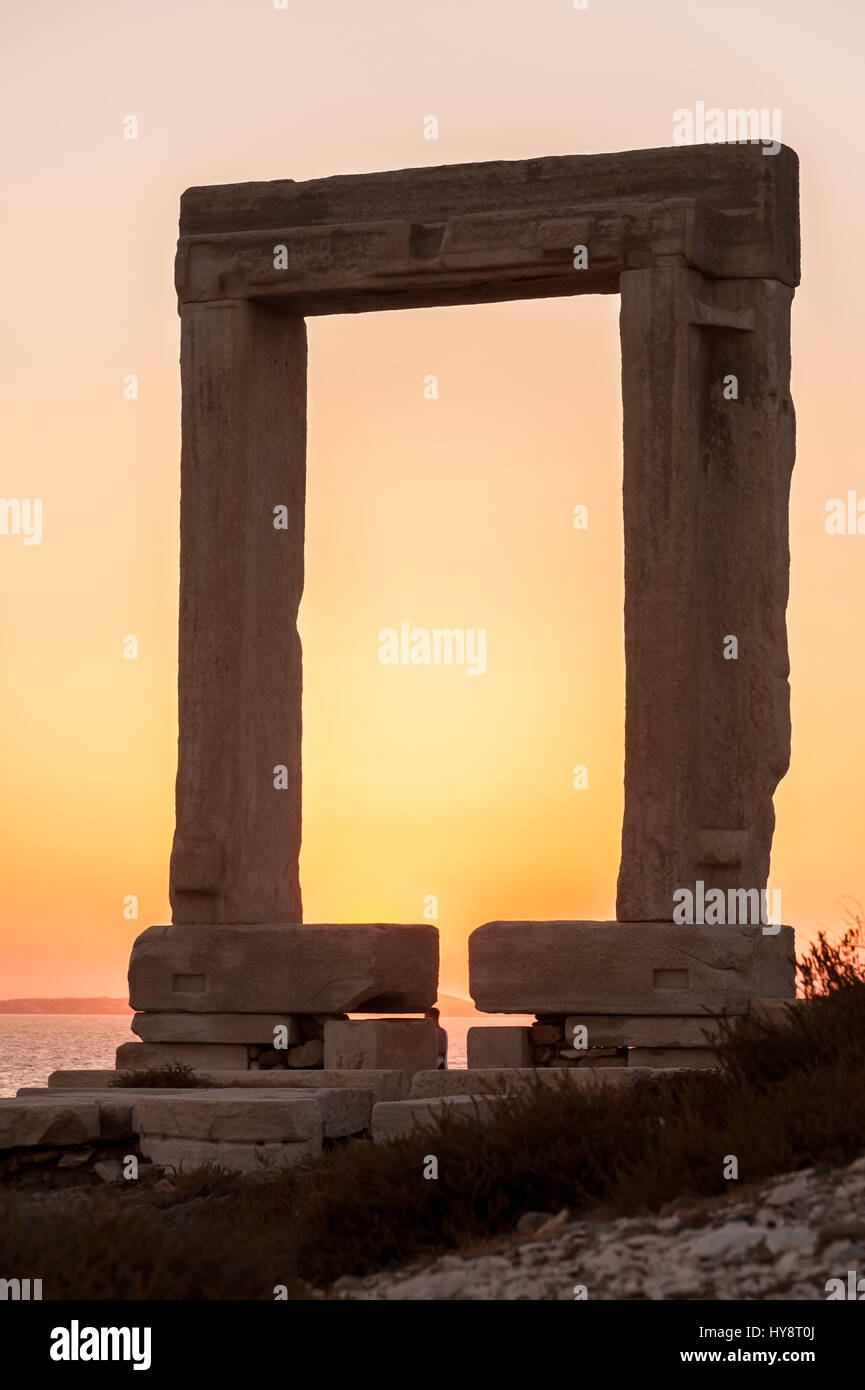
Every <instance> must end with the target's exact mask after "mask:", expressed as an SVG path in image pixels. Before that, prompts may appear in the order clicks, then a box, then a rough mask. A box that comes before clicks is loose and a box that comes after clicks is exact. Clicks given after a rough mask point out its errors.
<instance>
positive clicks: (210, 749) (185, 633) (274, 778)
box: [170, 299, 306, 924]
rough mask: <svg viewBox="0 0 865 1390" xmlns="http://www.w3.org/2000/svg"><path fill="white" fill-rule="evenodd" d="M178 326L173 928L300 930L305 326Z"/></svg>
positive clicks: (190, 314)
mask: <svg viewBox="0 0 865 1390" xmlns="http://www.w3.org/2000/svg"><path fill="white" fill-rule="evenodd" d="M181 332H182V336H181V377H182V384H183V415H182V432H183V445H182V456H181V516H180V653H179V740H178V770H177V789H176V807H177V826H176V831H175V836H174V847H173V850H172V855H171V876H170V896H171V906H172V909H173V921H174V922H175V923H214V924H216V923H238V924H242V923H256V922H269V923H279V922H300V921H301V920H302V916H301V900H300V885H299V879H298V853H299V850H300V829H301V768H300V745H301V651H300V639H299V637H298V633H297V626H296V620H297V610H298V604H299V602H300V597H301V592H302V589H303V536H304V498H305V475H306V325H305V323H304V321H303V319H302V318H298V317H295V316H293V315H289V314H284V313H279V312H276V311H274V310H273V309H269V308H265V307H263V306H261V305H258V304H255V303H252V302H249V301H246V300H240V299H238V300H223V301H219V302H208V303H198V304H195V303H192V304H184V305H183V306H182V309H181ZM278 509H282V510H278ZM282 769H284V771H282Z"/></svg>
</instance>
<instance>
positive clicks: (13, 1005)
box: [0, 994, 477, 1018]
mask: <svg viewBox="0 0 865 1390" xmlns="http://www.w3.org/2000/svg"><path fill="white" fill-rule="evenodd" d="M438 1007H439V1009H440V1010H441V1012H442V1013H443V1014H444V1015H445V1017H446V1018H462V1017H464V1016H465V1017H474V1015H475V1014H476V1013H477V1010H476V1009H475V1006H474V1004H473V1003H472V1001H471V1000H470V999H463V998H462V997H461V996H460V995H458V994H440V995H439V997H438ZM132 1012H133V1010H132V1009H130V1007H129V1004H128V1003H127V1001H126V1000H125V999H110V998H108V997H107V996H106V995H98V996H96V997H94V998H92V999H0V1014H123V1013H130V1014H131V1013H132Z"/></svg>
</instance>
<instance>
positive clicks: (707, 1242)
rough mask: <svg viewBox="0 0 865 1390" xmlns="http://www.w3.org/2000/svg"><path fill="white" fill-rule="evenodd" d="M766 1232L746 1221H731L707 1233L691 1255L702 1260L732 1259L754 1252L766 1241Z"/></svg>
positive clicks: (700, 1238) (692, 1246)
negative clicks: (748, 1251) (747, 1252)
mask: <svg viewBox="0 0 865 1390" xmlns="http://www.w3.org/2000/svg"><path fill="white" fill-rule="evenodd" d="M765 1235H766V1233H765V1231H763V1230H760V1229H759V1228H755V1227H754V1226H749V1225H748V1224H747V1223H746V1222H744V1221H731V1222H730V1223H729V1224H728V1225H726V1226H719V1227H717V1229H716V1230H713V1231H706V1232H705V1234H704V1235H701V1236H699V1237H698V1239H697V1240H695V1241H694V1242H693V1243H692V1244H691V1246H690V1252H689V1253H690V1254H691V1255H695V1256H696V1257H697V1258H698V1259H700V1260H715V1259H720V1260H724V1259H730V1258H731V1257H733V1256H735V1255H743V1254H744V1253H745V1251H747V1250H754V1249H756V1247H757V1246H758V1245H761V1244H762V1242H763V1240H764V1239H765Z"/></svg>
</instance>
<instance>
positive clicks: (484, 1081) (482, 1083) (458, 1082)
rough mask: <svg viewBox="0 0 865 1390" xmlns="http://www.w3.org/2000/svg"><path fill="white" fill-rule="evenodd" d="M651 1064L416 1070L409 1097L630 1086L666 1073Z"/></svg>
mask: <svg viewBox="0 0 865 1390" xmlns="http://www.w3.org/2000/svg"><path fill="white" fill-rule="evenodd" d="M669 1074H670V1073H669V1071H664V1070H656V1069H655V1068H653V1067H562V1068H559V1067H485V1068H482V1069H479V1070H477V1071H472V1070H468V1069H466V1070H458V1069H454V1070H453V1071H419V1072H417V1073H416V1074H415V1076H414V1078H413V1080H412V1083H411V1090H410V1092H409V1099H410V1100H416V1099H419V1098H423V1097H430V1096H448V1095H494V1094H498V1095H507V1094H509V1093H511V1092H514V1091H527V1090H532V1089H533V1088H534V1087H536V1086H538V1085H541V1086H562V1085H564V1086H579V1087H590V1086H633V1085H635V1084H636V1083H637V1082H639V1081H641V1080H643V1079H645V1078H646V1077H648V1078H652V1077H655V1076H667V1075H669Z"/></svg>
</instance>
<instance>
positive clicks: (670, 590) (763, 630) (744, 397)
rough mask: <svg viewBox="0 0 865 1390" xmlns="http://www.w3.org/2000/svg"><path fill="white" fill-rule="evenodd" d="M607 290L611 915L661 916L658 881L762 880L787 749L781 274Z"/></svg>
mask: <svg viewBox="0 0 865 1390" xmlns="http://www.w3.org/2000/svg"><path fill="white" fill-rule="evenodd" d="M621 296H622V304H621V341H622V394H623V405H624V489H623V490H624V517H625V657H626V668H627V675H626V706H625V812H624V824H623V829H622V862H621V868H620V870H619V884H618V899H617V917H618V920H619V921H625V922H628V921H669V920H670V919H671V917H672V912H673V905H674V904H673V892H674V890H675V889H676V888H690V889H691V890H692V891H693V890H694V885H695V882H696V881H697V880H698V879H702V880H703V882H704V884H705V886H706V890H707V891H708V889H709V888H710V887H713V888H715V887H716V888H721V889H725V890H726V889H728V888H756V889H761V888H763V887H764V886H765V885H766V880H767V875H768V868H769V851H770V847H771V841H772V831H773V828H774V811H773V806H772V794H773V792H774V789H775V787H776V785H777V784H778V782H779V780H780V779H781V777H783V775H784V773H785V772H786V770H787V765H788V761H789V755H790V713H789V687H788V681H787V677H788V672H789V665H788V658H787V638H786V624H785V609H786V603H787V590H788V572H789V550H788V522H787V506H788V497H789V486H790V472H791V469H792V466H793V459H794V452H795V438H794V416H793V407H792V402H791V400H790V393H789V380H790V302H791V299H792V296H793V291H792V289H790V288H789V287H788V286H787V285H784V284H782V283H781V282H779V281H776V280H765V279H753V280H714V281H713V280H707V279H705V278H704V277H703V276H702V275H700V274H699V273H698V272H697V271H693V270H687V269H685V268H679V267H675V268H674V267H671V268H664V269H657V270H634V271H626V272H625V273H624V274H623V275H622V277H621ZM732 378H735V381H733V380H732ZM725 393H726V395H725ZM731 639H735V641H732V640H731ZM734 650H735V652H736V656H735V659H732V654H733V652H734ZM725 651H726V653H727V655H726V656H725Z"/></svg>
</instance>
